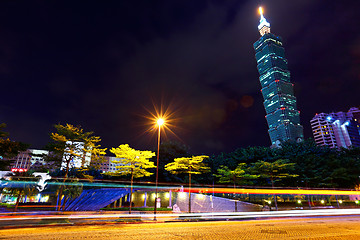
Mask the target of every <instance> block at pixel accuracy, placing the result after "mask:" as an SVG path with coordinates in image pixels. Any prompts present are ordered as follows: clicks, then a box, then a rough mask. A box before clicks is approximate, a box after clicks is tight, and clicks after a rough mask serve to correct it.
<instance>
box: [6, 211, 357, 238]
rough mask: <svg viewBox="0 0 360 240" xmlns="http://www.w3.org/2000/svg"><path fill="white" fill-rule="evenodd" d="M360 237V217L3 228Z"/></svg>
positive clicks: (50, 234) (45, 233) (56, 234)
mask: <svg viewBox="0 0 360 240" xmlns="http://www.w3.org/2000/svg"><path fill="white" fill-rule="evenodd" d="M284 238H286V239H317V240H318V239H324V240H325V239H327V240H328V239H347V240H349V239H350V240H352V239H354V240H356V239H360V217H358V216H343V217H339V216H337V217H316V218H315V217H314V218H295V219H267V220H250V221H216V222H214V221H207V222H169V223H142V224H123V223H120V224H112V225H92V226H63V227H61V226H56V227H37V228H36V227H34V228H17V229H3V230H0V239H47V240H49V239H122V240H123V239H124V240H126V239H135V240H136V239H141V240H142V239H154V240H161V239H166V240H169V239H222V240H226V239H256V240H259V239H284Z"/></svg>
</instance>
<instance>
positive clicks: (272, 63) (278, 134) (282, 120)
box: [254, 8, 304, 147]
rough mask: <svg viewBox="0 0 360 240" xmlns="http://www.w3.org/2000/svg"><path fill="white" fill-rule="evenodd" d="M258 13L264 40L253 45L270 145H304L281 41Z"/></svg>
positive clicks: (260, 30) (298, 114)
mask: <svg viewBox="0 0 360 240" xmlns="http://www.w3.org/2000/svg"><path fill="white" fill-rule="evenodd" d="M259 11H260V15H261V18H260V24H259V26H258V29H259V32H260V35H261V37H260V39H259V40H257V41H256V42H255V43H254V49H255V52H256V54H255V57H256V61H257V68H258V71H259V75H260V77H259V79H260V83H261V87H262V89H261V92H262V95H263V97H264V107H265V111H266V120H267V123H268V126H269V130H268V132H269V135H270V139H271V144H272V146H276V147H279V146H280V144H281V142H285V141H289V140H290V141H297V142H299V141H302V140H303V138H304V134H303V127H302V126H301V125H300V111H298V110H297V108H296V98H295V96H294V88H293V84H292V83H291V82H290V72H289V71H288V62H287V59H286V58H285V50H284V48H283V47H282V39H281V37H279V36H275V35H274V34H272V33H270V23H268V22H267V21H266V19H265V17H264V16H263V11H262V8H259Z"/></svg>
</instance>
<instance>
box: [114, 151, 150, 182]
mask: <svg viewBox="0 0 360 240" xmlns="http://www.w3.org/2000/svg"><path fill="white" fill-rule="evenodd" d="M110 152H112V153H114V154H115V156H116V157H117V158H119V160H117V161H113V162H114V163H117V164H119V165H118V166H117V167H116V169H117V171H116V172H115V173H114V174H115V175H129V174H131V175H132V176H133V177H135V178H139V177H144V176H150V175H152V174H153V173H151V172H148V171H147V170H146V169H149V168H156V166H155V165H154V163H153V162H151V161H149V159H150V158H152V157H153V156H155V153H154V152H151V151H141V150H135V149H133V148H131V147H130V146H129V144H122V145H120V146H119V147H117V148H111V149H110Z"/></svg>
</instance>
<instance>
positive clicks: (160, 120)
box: [156, 118, 165, 127]
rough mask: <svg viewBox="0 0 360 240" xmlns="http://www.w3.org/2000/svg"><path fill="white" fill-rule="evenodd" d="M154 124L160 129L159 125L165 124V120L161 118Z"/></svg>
mask: <svg viewBox="0 0 360 240" xmlns="http://www.w3.org/2000/svg"><path fill="white" fill-rule="evenodd" d="M156 122H157V124H158V125H159V127H161V125H163V124H164V123H165V120H164V119H162V118H159V119H158V120H157V121H156Z"/></svg>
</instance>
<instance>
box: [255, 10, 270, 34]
mask: <svg viewBox="0 0 360 240" xmlns="http://www.w3.org/2000/svg"><path fill="white" fill-rule="evenodd" d="M259 13H260V24H259V26H258V30H259V32H260V35H261V36H264V34H266V33H270V23H269V22H268V21H266V18H265V17H264V15H263V14H264V11H263V9H262V7H259Z"/></svg>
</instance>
